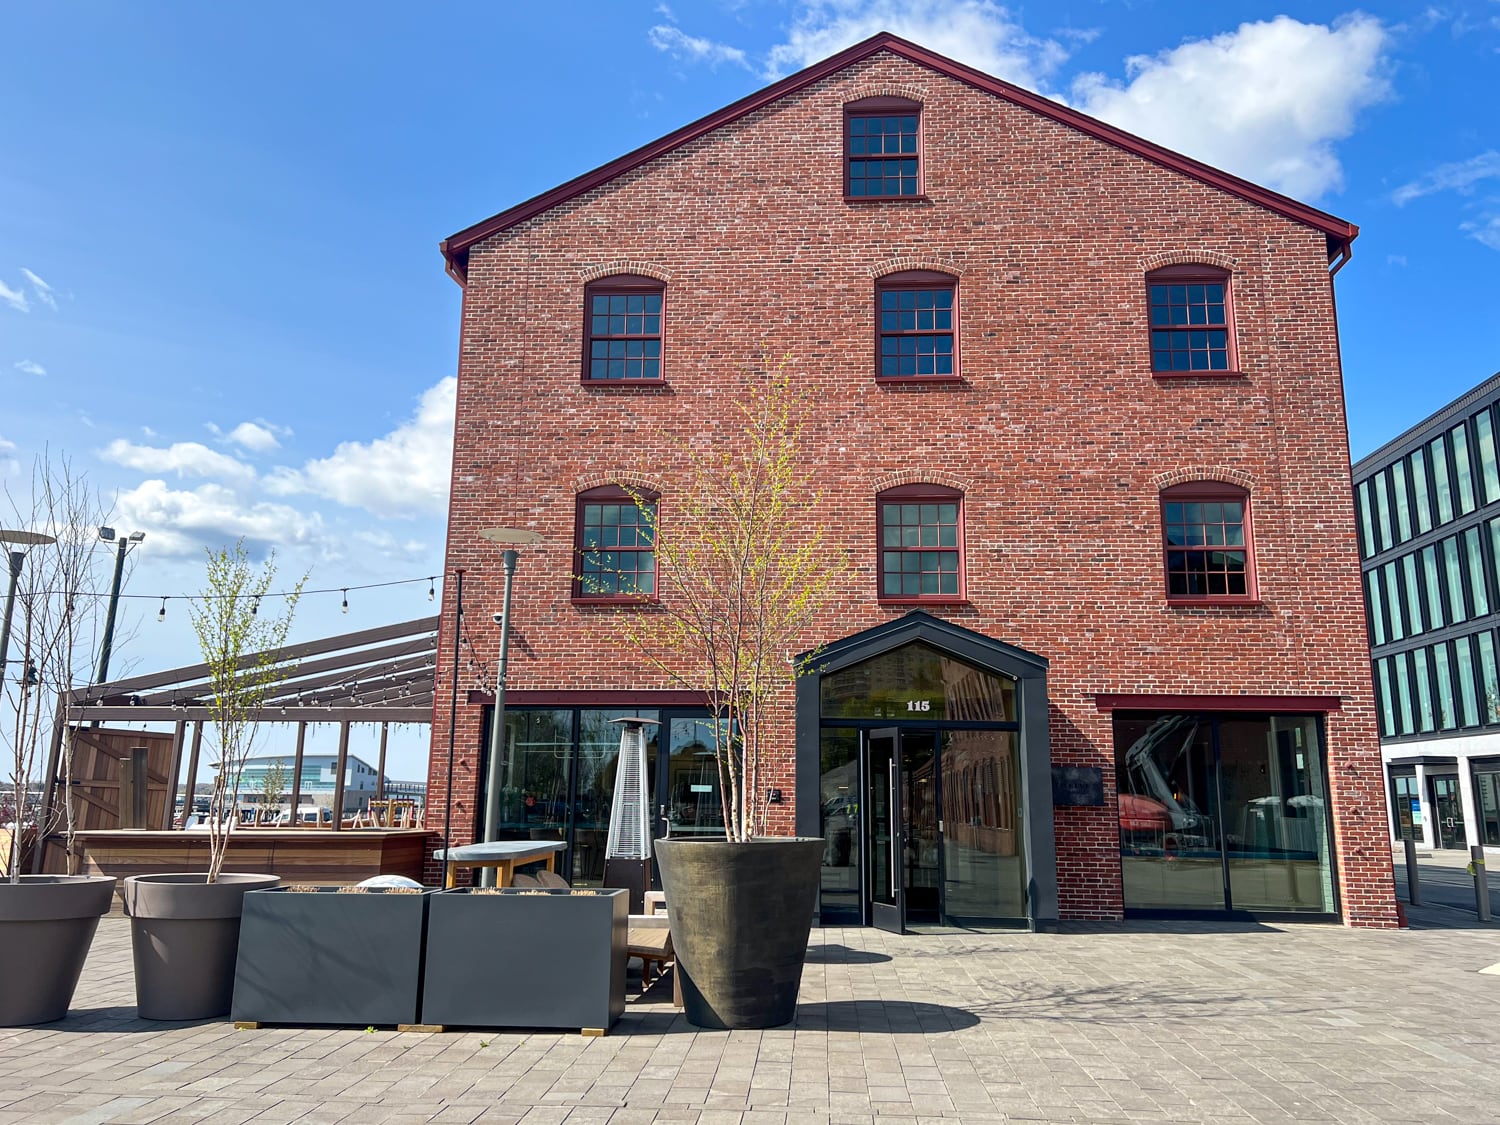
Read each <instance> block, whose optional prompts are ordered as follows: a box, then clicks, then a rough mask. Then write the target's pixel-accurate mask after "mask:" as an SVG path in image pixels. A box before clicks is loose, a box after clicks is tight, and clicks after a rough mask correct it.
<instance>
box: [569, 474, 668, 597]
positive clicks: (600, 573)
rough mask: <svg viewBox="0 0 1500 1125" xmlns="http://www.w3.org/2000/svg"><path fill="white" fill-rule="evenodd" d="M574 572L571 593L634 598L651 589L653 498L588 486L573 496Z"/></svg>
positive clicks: (653, 579)
mask: <svg viewBox="0 0 1500 1125" xmlns="http://www.w3.org/2000/svg"><path fill="white" fill-rule="evenodd" d="M576 531H577V546H576V548H575V552H576V558H577V562H576V566H577V572H576V577H575V579H574V584H573V596H574V597H575V598H579V599H589V600H595V599H597V600H601V601H637V600H640V599H642V598H649V597H651V596H653V595H654V594H655V593H656V501H655V498H654V497H649V496H642V497H641V499H640V501H639V502H637V500H636V498H635V497H633V496H631V495H630V494H629V493H628V492H626V491H625V490H624V489H623V488H617V487H612V486H611V487H605V488H596V489H592V490H590V491H589V492H585V493H583V494H582V495H580V496H579V498H578V517H577V527H576Z"/></svg>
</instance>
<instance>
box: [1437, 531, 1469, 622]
mask: <svg viewBox="0 0 1500 1125" xmlns="http://www.w3.org/2000/svg"><path fill="white" fill-rule="evenodd" d="M1440 546H1441V547H1442V551H1443V569H1444V571H1445V572H1446V573H1447V577H1448V608H1449V610H1450V611H1451V613H1450V614H1449V616H1450V618H1451V620H1453V621H1454V622H1459V621H1467V620H1468V619H1469V618H1470V617H1471V616H1473V615H1472V614H1471V613H1470V612H1469V604H1468V599H1467V598H1465V597H1464V572H1463V567H1462V566H1461V565H1460V564H1459V558H1458V536H1456V535H1452V536H1449V537H1448V538H1447V539H1444V540H1443V541H1442V543H1441V544H1440Z"/></svg>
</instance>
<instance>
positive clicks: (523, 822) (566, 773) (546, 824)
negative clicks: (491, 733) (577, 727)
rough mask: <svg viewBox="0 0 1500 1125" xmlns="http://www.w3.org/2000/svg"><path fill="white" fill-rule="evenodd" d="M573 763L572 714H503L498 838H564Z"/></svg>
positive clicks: (528, 712)
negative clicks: (503, 728) (503, 737)
mask: <svg viewBox="0 0 1500 1125" xmlns="http://www.w3.org/2000/svg"><path fill="white" fill-rule="evenodd" d="M572 761H573V712H572V711H570V710H565V711H507V712H506V713H505V744H504V746H503V747H502V748H501V756H500V825H499V831H498V834H497V837H496V838H497V839H500V840H562V839H565V838H566V836H567V831H566V829H567V819H568V786H569V783H570V781H571V778H570V773H571V767H572Z"/></svg>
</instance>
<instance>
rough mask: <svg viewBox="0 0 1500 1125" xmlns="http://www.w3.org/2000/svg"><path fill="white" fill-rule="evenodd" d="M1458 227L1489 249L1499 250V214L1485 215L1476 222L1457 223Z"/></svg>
mask: <svg viewBox="0 0 1500 1125" xmlns="http://www.w3.org/2000/svg"><path fill="white" fill-rule="evenodd" d="M1458 229H1459V230H1461V231H1464V232H1465V233H1466V234H1467V235H1468V236H1469V237H1470V238H1472V239H1475V240H1476V241H1478V242H1482V243H1484V244H1485V245H1486V246H1488V247H1489V248H1490V249H1491V250H1500V214H1494V215H1486V216H1484V218H1482V219H1480V220H1479V221H1478V222H1476V223H1459V224H1458Z"/></svg>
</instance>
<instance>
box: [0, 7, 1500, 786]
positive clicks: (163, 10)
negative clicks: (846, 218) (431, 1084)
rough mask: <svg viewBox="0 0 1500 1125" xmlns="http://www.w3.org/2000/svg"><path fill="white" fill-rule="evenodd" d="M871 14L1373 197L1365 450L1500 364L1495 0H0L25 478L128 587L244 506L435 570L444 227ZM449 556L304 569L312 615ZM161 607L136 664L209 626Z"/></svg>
mask: <svg viewBox="0 0 1500 1125" xmlns="http://www.w3.org/2000/svg"><path fill="white" fill-rule="evenodd" d="M882 29H885V30H891V31H894V32H896V33H897V34H901V35H904V36H906V37H908V38H911V39H915V40H917V41H918V42H921V43H924V44H925V45H927V46H929V47H931V48H933V49H934V50H937V51H939V52H941V53H945V54H950V55H953V56H954V57H958V58H961V59H962V60H963V61H966V62H969V63H971V64H973V65H976V66H979V67H980V68H982V69H985V70H989V71H990V72H991V73H995V74H998V75H999V76H1000V77H1002V78H1006V79H1009V80H1011V81H1015V82H1018V83H1020V84H1022V85H1025V86H1028V87H1031V88H1033V89H1037V90H1040V91H1041V92H1042V93H1045V94H1047V95H1049V96H1051V97H1056V98H1059V99H1061V100H1065V101H1067V102H1069V103H1070V104H1072V105H1075V106H1077V107H1078V108H1081V109H1083V110H1085V111H1087V112H1092V113H1095V114H1097V115H1100V116H1104V117H1106V118H1108V119H1109V120H1112V121H1113V122H1115V123H1116V124H1119V125H1121V126H1123V127H1125V128H1127V129H1130V130H1132V131H1134V132H1137V133H1140V134H1142V135H1143V136H1146V137H1149V138H1151V139H1153V140H1156V141H1159V142H1161V143H1163V144H1166V145H1168V146H1169V147H1173V148H1177V149H1179V150H1181V151H1184V152H1187V153H1189V154H1190V155H1194V156H1197V157H1199V158H1201V159H1204V160H1207V161H1209V162H1210V163H1214V164H1217V165H1219V166H1221V167H1225V168H1228V169H1230V170H1231V171H1234V172H1237V173H1239V174H1241V175H1243V176H1246V177H1248V178H1250V179H1252V180H1256V181H1258V182H1261V183H1265V184H1268V185H1270V186H1272V187H1276V188H1278V189H1280V190H1283V191H1286V192H1287V193H1288V194H1292V195H1294V196H1296V197H1298V198H1301V199H1304V200H1307V201H1309V202H1312V203H1315V204H1316V205H1318V206H1320V207H1322V208H1324V209H1326V210H1329V211H1332V212H1333V213H1334V214H1336V215H1339V216H1340V217H1342V218H1346V219H1349V220H1351V221H1353V222H1355V223H1357V224H1359V225H1360V226H1361V227H1362V228H1363V232H1362V234H1361V236H1360V238H1359V240H1358V241H1357V242H1356V244H1355V255H1354V259H1353V261H1352V262H1351V263H1350V264H1349V266H1348V267H1347V268H1346V269H1344V270H1343V271H1342V272H1341V273H1340V274H1339V277H1338V282H1337V292H1338V304H1339V313H1340V320H1341V327H1342V333H1343V346H1344V362H1345V376H1346V384H1347V397H1348V411H1349V423H1350V433H1351V440H1352V445H1353V451H1354V454H1355V456H1356V457H1358V456H1360V455H1362V454H1363V453H1366V452H1368V451H1369V450H1371V449H1373V448H1374V447H1376V446H1377V445H1379V444H1380V443H1382V442H1383V441H1385V440H1387V439H1388V438H1390V437H1392V436H1394V435H1395V434H1396V433H1398V432H1399V431H1401V430H1402V429H1404V428H1405V427H1406V426H1408V425H1410V424H1411V423H1412V422H1414V421H1416V420H1417V419H1419V418H1420V417H1422V416H1424V415H1425V414H1427V413H1429V412H1430V411H1432V410H1434V409H1436V408H1437V407H1439V406H1441V405H1443V404H1444V403H1446V402H1447V401H1449V400H1450V399H1452V398H1454V397H1455V396H1457V395H1458V394H1460V393H1462V392H1463V391H1464V390H1466V389H1467V388H1468V387H1470V386H1472V385H1474V384H1475V383H1478V382H1479V381H1480V380H1481V379H1483V378H1485V377H1487V376H1489V375H1491V374H1493V373H1494V372H1495V371H1496V370H1497V369H1500V127H1497V126H1496V124H1495V122H1496V114H1495V98H1496V95H1497V93H1500V0H1461V2H1457V3H1451V4H1442V5H1428V4H1422V3H1372V4H1366V5H1364V6H1362V7H1359V8H1356V7H1353V6H1351V5H1348V4H1337V3H1333V4H1329V3H1316V2H1313V3H1308V2H1303V3H1298V4H1296V5H1294V6H1290V7H1288V6H1275V5H1268V4H1255V3H1237V2H1223V3H1218V4H1212V5H1204V4H1189V3H1182V2H1179V0H1173V2H1165V0H1162V2H1152V0H1124V2H1120V0H1079V2H1073V3H1067V2H1062V3H1051V4H1046V5H1035V6H1022V5H1002V4H999V3H990V2H985V0H906V2H904V3H895V2H891V0H781V2H776V0H766V2H755V0H725V2H716V0H699V2H695V3H683V2H678V3H676V4H670V5H669V4H662V3H649V2H646V3H629V2H622V0H614V2H611V3H580V4H574V5H521V4H502V3H483V4H481V3H456V2H455V3H445V4H443V5H415V4H403V5H398V4H393V3H380V2H367V3H361V4H354V3H352V2H346V3H337V4H335V3H326V4H319V5H292V4H285V3H283V4H271V5H249V4H240V3H227V2H226V3H217V4H198V3H188V2H186V0H181V2H176V3H165V2H163V3H154V4H134V5H123V4H116V3H81V2H69V0H53V2H49V3H46V4H34V5H24V6H23V5H5V6H4V7H3V8H0V75H3V76H4V81H3V83H0V474H3V476H0V480H3V481H4V483H6V484H7V485H8V486H9V487H10V488H11V489H12V490H13V491H14V490H16V489H17V488H19V487H20V486H21V484H22V483H23V482H24V480H25V477H23V475H22V471H23V467H24V466H25V465H26V464H27V463H28V462H29V461H30V459H31V457H32V456H33V455H34V454H35V453H37V452H38V451H40V450H41V449H42V448H43V446H50V447H51V449H52V450H53V451H54V452H57V451H62V452H65V453H66V454H68V455H69V456H71V457H72V459H73V461H74V463H75V465H76V466H77V467H79V468H82V469H85V470H87V471H88V472H89V474H90V476H91V477H92V479H93V480H94V481H95V482H96V483H98V484H99V485H100V486H101V487H103V488H104V489H105V490H106V491H108V492H109V493H110V494H111V495H112V496H114V497H115V503H116V508H117V512H116V517H115V519H116V523H117V524H118V525H119V526H120V527H122V528H123V529H126V530H142V531H145V532H146V535H147V538H146V540H145V543H144V544H143V545H142V546H141V548H140V549H139V550H138V551H137V552H136V553H135V555H134V556H133V568H132V571H131V575H130V579H129V584H128V587H127V592H129V593H131V594H140V595H153V594H154V595H161V594H178V593H185V592H190V591H192V590H194V589H196V588H197V586H198V585H199V583H200V581H201V578H200V576H201V570H202V568H201V550H202V547H203V546H205V545H208V546H218V545H220V544H222V543H224V542H227V541H232V540H233V539H234V538H236V537H238V536H241V535H243V536H246V537H247V538H248V539H249V540H250V541H251V543H252V545H254V546H255V547H256V548H257V549H265V548H267V547H270V546H274V547H275V548H276V549H277V551H278V553H279V555H280V557H281V559H282V561H283V564H284V569H285V570H287V571H295V572H299V573H300V571H302V570H304V569H309V568H310V569H311V571H312V579H311V583H310V584H311V585H312V586H313V587H320V588H321V587H332V588H335V589H341V588H343V587H346V586H359V585H363V584H366V583H373V582H382V581H390V580H394V579H401V578H411V577H417V578H422V577H425V576H426V575H428V574H432V573H435V572H438V571H439V570H440V569H441V565H442V549H443V526H444V511H445V500H446V489H447V482H448V441H449V433H450V431H451V421H452V387H453V385H452V381H451V376H452V374H453V372H454V369H455V362H456V359H455V357H456V351H457V341H458V334H457V332H458V308H459V291H458V288H457V286H455V285H454V284H453V282H452V281H450V280H449V279H448V278H447V277H446V276H445V275H444V273H443V269H442V261H441V258H440V257H439V255H438V251H437V243H438V242H439V240H440V239H442V238H443V237H445V236H447V235H449V234H451V233H453V232H455V231H457V230H459V229H461V228H463V227H465V226H468V225H469V224H471V223H473V222H475V221H477V220H479V219H482V218H484V217H486V216H488V215H490V214H493V213H495V212H497V211H500V210H502V209H504V208H506V207H508V206H510V205H512V204H514V203H516V202H519V201H521V200H523V199H526V198H528V197H530V196H532V195H534V194H536V193H538V192H540V191H544V190H546V189H547V188H549V187H552V186H554V185H555V184H557V183H560V182H562V181H563V180H566V179H568V178H570V177H572V176H574V175H577V174H578V173H580V172H583V171H586V170H588V169H590V168H592V167H595V166H597V165H599V164H601V163H603V162H605V161H607V160H609V159H611V158H613V157H615V156H617V155H620V154H621V153H624V152H626V151H629V150H630V149H633V148H635V147H637V146H639V145H641V144H643V143H645V142H647V141H650V140H652V139H654V138H655V137H658V136H660V135H661V134H663V133H666V132H668V131H670V130H671V129H673V128H675V127H677V126H679V125H681V124H684V123H686V122H688V121H690V120H693V119H695V118H697V117H700V116H702V115H703V114H705V113H708V112H711V111H712V110H714V109H717V108H718V107H720V106H722V105H724V104H726V103H728V102H730V101H733V100H734V99H736V98H739V97H742V96H743V95H745V94H747V93H750V92H751V91H753V90H755V89H758V88H759V87H761V86H762V85H764V84H766V83H767V82H768V81H770V80H772V79H773V78H775V77H778V76H780V75H782V74H785V73H789V72H791V71H793V70H796V69H799V68H800V67H802V66H804V65H807V64H808V63H811V62H813V61H816V60H817V59H819V58H822V57H824V56H826V55H828V54H830V53H832V52H833V51H835V50H838V49H840V48H842V47H844V46H847V45H848V44H849V43H852V42H855V41H857V40H859V39H862V38H864V37H866V36H867V35H869V34H872V33H874V32H876V31H879V30H882ZM522 575H523V578H524V570H523V572H522ZM426 593H427V585H426V583H425V581H422V582H419V583H417V584H414V585H411V586H404V587H393V588H387V589H385V590H383V591H370V592H356V593H352V594H351V595H350V598H349V600H350V611H349V613H348V614H347V615H345V614H342V613H341V612H340V603H341V601H342V598H341V596H340V594H338V593H334V594H332V595H325V596H318V597H311V598H308V599H306V600H305V601H304V603H303V606H302V608H301V610H300V611H299V620H298V625H297V627H296V630H295V634H294V635H295V636H296V637H299V638H305V637H310V636H318V635H324V634H326V633H329V632H336V631H342V630H345V629H355V628H362V627H366V626H373V625H378V624H384V623H386V622H390V621H397V620H405V619H407V618H409V617H416V616H421V615H424V614H426V613H428V612H431V610H432V608H433V607H432V606H431V605H430V604H429V603H428V601H427V597H426ZM158 606H159V603H158V602H155V601H151V602H147V601H144V600H142V601H137V602H133V603H129V604H128V605H127V610H126V615H127V619H133V620H134V621H135V622H136V629H135V636H134V639H133V640H132V641H131V642H130V644H129V645H127V646H126V648H125V649H124V650H123V651H122V652H121V653H120V655H119V657H118V658H117V659H116V661H115V669H114V670H115V671H116V672H119V671H120V670H121V666H122V664H123V665H124V666H125V667H127V668H129V667H133V668H134V669H135V670H137V671H145V670H150V669H154V668H159V667H163V666H170V665H172V664H177V663H188V662H190V661H191V660H193V659H194V658H195V657H194V646H193V644H192V641H191V636H190V634H189V633H188V632H187V629H186V620H185V614H183V613H181V612H173V611H172V610H171V609H170V605H169V614H168V621H167V622H166V623H165V624H158V623H157V622H156V620H155V617H156V611H157V609H158ZM356 752H359V753H366V754H367V755H368V754H370V753H371V750H370V748H368V747H365V748H363V749H361V747H360V746H359V745H356ZM421 760H422V759H421V752H420V749H419V743H418V741H416V740H411V739H408V740H406V741H405V742H403V747H402V749H401V750H399V751H398V752H397V755H396V758H395V761H394V765H395V766H396V768H395V770H394V772H396V773H399V774H402V775H419V774H420V773H421V771H422V766H421Z"/></svg>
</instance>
